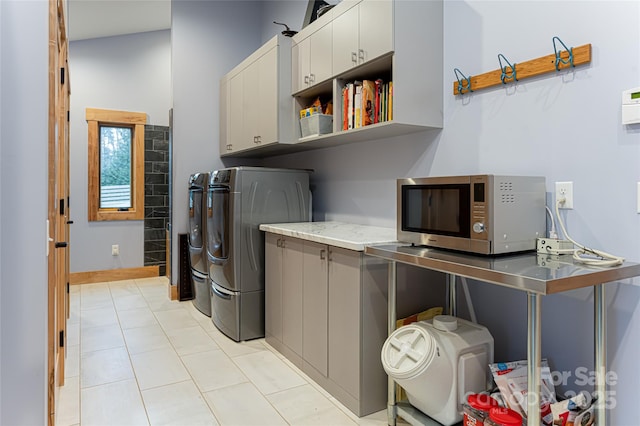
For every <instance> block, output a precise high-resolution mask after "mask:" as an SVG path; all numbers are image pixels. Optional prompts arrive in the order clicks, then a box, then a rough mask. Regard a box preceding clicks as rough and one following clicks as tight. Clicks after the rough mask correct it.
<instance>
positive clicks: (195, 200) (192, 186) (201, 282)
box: [189, 173, 211, 316]
mask: <svg viewBox="0 0 640 426" xmlns="http://www.w3.org/2000/svg"><path fill="white" fill-rule="evenodd" d="M208 181H209V174H208V173H195V174H192V175H191V176H190V177H189V261H190V265H191V281H192V282H193V294H194V298H193V305H194V306H195V307H196V308H197V309H198V310H199V311H200V312H202V313H203V314H205V315H207V316H211V299H210V297H209V279H208V275H209V272H208V271H209V268H208V266H207V252H206V236H207V233H206V225H207V220H206V217H205V213H206V212H207V195H206V191H207V185H208V183H209V182H208Z"/></svg>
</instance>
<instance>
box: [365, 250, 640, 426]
mask: <svg viewBox="0 0 640 426" xmlns="http://www.w3.org/2000/svg"><path fill="white" fill-rule="evenodd" d="M365 253H366V254H368V255H370V256H375V257H379V258H382V259H386V260H388V261H389V302H388V309H389V312H388V333H389V334H391V333H392V332H393V331H394V330H395V324H396V263H397V262H400V263H405V264H409V265H414V266H417V267H420V268H427V269H431V270H434V271H439V272H444V273H446V274H447V280H448V281H447V282H448V283H449V308H450V311H449V313H450V314H455V311H456V306H455V299H456V297H455V288H456V286H455V282H456V276H460V277H466V278H471V279H474V280H479V281H484V282H487V283H491V284H497V285H501V286H505V287H509V288H513V289H517V290H522V291H525V292H527V330H528V331H527V360H528V371H527V375H528V381H529V383H528V386H529V387H528V392H529V395H539V391H540V372H541V367H540V366H541V350H540V341H541V340H540V338H541V336H540V333H541V328H540V326H541V318H540V306H541V298H540V296H544V295H547V294H554V293H560V292H563V291H568V290H574V289H578V288H583V287H591V286H593V287H594V298H593V304H594V340H595V342H594V343H595V377H596V386H595V391H596V395H600V396H601V397H600V398H599V400H598V402H597V406H596V421H597V424H598V426H606V413H605V408H604V406H605V403H604V402H605V400H606V398H604V395H605V392H606V382H605V379H606V367H607V354H606V337H607V336H606V328H607V324H606V305H605V295H604V283H608V282H612V281H618V280H623V279H627V278H633V277H636V276H640V264H637V263H631V262H625V263H624V264H623V265H621V266H617V267H602V268H600V267H593V266H585V265H582V264H580V263H577V262H574V261H573V259H572V257H571V256H568V255H564V256H551V255H542V254H541V255H538V254H537V253H533V252H532V253H524V254H514V255H506V256H499V257H485V256H474V255H467V254H460V253H454V252H449V251H443V250H438V249H431V248H426V247H420V246H411V245H403V244H392V245H380V246H368V247H366V248H365ZM388 386H389V389H388V392H389V394H388V405H387V415H388V423H389V425H395V423H396V416H397V414H398V412H400V413H401V414H403V417H404V416H406V418H405V420H408V421H410V422H411V423H418V424H419V423H423V424H437V423H434V422H433V421H431V422H430V421H429V419H428V418H426V416H422V417H423V418H421V413H419V412H417V410H412V409H411V407H410V406H409V407H406V406H402V407H400V406H398V405H397V404H396V395H395V383H394V381H393V379H392V378H389V385H388ZM528 404H529V406H528V413H529V416H528V419H527V425H528V426H540V406H539V401H538V400H537V398H529V402H528Z"/></svg>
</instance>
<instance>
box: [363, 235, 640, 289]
mask: <svg viewBox="0 0 640 426" xmlns="http://www.w3.org/2000/svg"><path fill="white" fill-rule="evenodd" d="M365 253H366V254H368V255H370V256H375V257H379V258H382V259H385V260H390V261H395V262H401V263H407V264H410V265H415V266H420V267H422V268H427V269H431V270H433V271H440V272H445V273H449V274H454V275H458V276H461V277H467V278H472V279H475V280H479V281H484V282H488V283H492V284H498V285H502V286H505V287H510V288H513V289H516V290H524V291H527V292H531V293H538V294H543V295H544V294H553V293H560V292H563V291H568V290H574V289H577V288H583V287H590V286H593V285H598V284H603V283H608V282H612V281H619V280H623V279H627V278H633V277H637V276H640V264H637V263H633V262H627V261H625V262H624V264H622V266H615V267H598V266H587V265H584V264H582V263H579V262H576V261H574V260H573V258H572V257H571V256H570V255H563V256H554V255H550V254H538V253H535V252H527V253H513V254H508V255H500V256H482V255H471V254H465V253H455V252H450V251H445V250H440V249H434V248H427V247H413V246H410V245H407V244H391V245H376V246H369V247H367V248H366V250H365Z"/></svg>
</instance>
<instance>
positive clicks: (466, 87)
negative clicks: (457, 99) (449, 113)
mask: <svg viewBox="0 0 640 426" xmlns="http://www.w3.org/2000/svg"><path fill="white" fill-rule="evenodd" d="M453 73H454V74H455V75H456V79H457V80H458V94H460V95H461V94H462V91H463V90H466V91H469V92H473V90H472V89H471V76H469V78H467V77H465V75H464V74H462V71H460V70H459V69H458V68H454V69H453ZM460 77H462V78H460ZM464 80H467V84H464V85H463V84H462V82H463V81H464Z"/></svg>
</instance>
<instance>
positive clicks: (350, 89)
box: [347, 83, 355, 130]
mask: <svg viewBox="0 0 640 426" xmlns="http://www.w3.org/2000/svg"><path fill="white" fill-rule="evenodd" d="M354 94H355V93H354V86H353V83H349V84H347V95H348V97H349V109H348V114H349V117H348V119H349V121H348V124H347V130H351V129H353V99H354V98H353V97H354Z"/></svg>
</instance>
